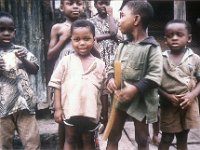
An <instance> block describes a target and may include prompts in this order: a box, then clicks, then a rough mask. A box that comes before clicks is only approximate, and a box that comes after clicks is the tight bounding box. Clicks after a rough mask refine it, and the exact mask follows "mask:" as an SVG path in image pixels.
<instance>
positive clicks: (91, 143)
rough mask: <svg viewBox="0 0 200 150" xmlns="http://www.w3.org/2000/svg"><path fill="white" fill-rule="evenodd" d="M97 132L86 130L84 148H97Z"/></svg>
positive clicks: (84, 149)
mask: <svg viewBox="0 0 200 150" xmlns="http://www.w3.org/2000/svg"><path fill="white" fill-rule="evenodd" d="M94 133H95V132H84V133H83V134H82V141H83V150H94V149H95V139H94V137H95V136H94Z"/></svg>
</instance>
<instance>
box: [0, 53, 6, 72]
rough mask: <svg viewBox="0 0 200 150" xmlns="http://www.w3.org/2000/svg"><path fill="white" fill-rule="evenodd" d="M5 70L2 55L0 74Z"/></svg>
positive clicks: (0, 58)
mask: <svg viewBox="0 0 200 150" xmlns="http://www.w3.org/2000/svg"><path fill="white" fill-rule="evenodd" d="M4 70H5V62H4V60H3V58H2V57H0V75H1V73H2V72H3V71H4Z"/></svg>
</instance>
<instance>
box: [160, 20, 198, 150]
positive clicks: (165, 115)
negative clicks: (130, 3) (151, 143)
mask: <svg viewBox="0 0 200 150" xmlns="http://www.w3.org/2000/svg"><path fill="white" fill-rule="evenodd" d="M165 39H166V44H167V46H168V47H169V50H166V51H164V52H163V71H164V72H163V78H162V82H161V87H160V90H159V93H160V104H161V120H160V127H161V131H162V137H161V142H160V145H159V150H168V149H169V147H170V145H171V143H172V141H173V139H174V136H176V144H177V149H179V150H187V139H188V133H189V130H190V129H192V128H198V127H200V118H199V108H198V99H197V96H198V95H199V93H200V82H199V79H200V57H199V56H198V55H197V54H195V53H194V52H193V51H192V49H190V48H189V47H188V46H187V45H188V44H189V43H190V42H191V40H192V35H191V25H190V24H189V23H188V22H187V21H184V20H172V21H169V22H168V23H167V25H166V26H165Z"/></svg>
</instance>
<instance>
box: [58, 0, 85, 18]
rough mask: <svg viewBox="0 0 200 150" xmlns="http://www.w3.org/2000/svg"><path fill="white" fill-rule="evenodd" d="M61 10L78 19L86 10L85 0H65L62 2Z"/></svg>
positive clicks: (66, 14)
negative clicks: (84, 7)
mask: <svg viewBox="0 0 200 150" xmlns="http://www.w3.org/2000/svg"><path fill="white" fill-rule="evenodd" d="M61 11H62V12H63V14H64V15H65V16H67V17H69V18H70V19H73V20H75V19H77V18H78V17H79V16H80V15H81V14H82V13H83V11H84V9H83V0H64V1H63V3H62V4H61Z"/></svg>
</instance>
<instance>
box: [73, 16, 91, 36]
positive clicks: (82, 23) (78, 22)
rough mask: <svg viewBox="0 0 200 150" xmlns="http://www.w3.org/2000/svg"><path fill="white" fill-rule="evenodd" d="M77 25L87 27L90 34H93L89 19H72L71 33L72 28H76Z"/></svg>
mask: <svg viewBox="0 0 200 150" xmlns="http://www.w3.org/2000/svg"><path fill="white" fill-rule="evenodd" d="M77 27H88V28H89V29H90V31H91V33H92V35H93V36H95V27H94V25H93V24H92V23H91V22H90V21H88V20H85V19H78V20H76V21H74V22H73V23H72V26H71V33H73V31H74V28H77Z"/></svg>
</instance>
